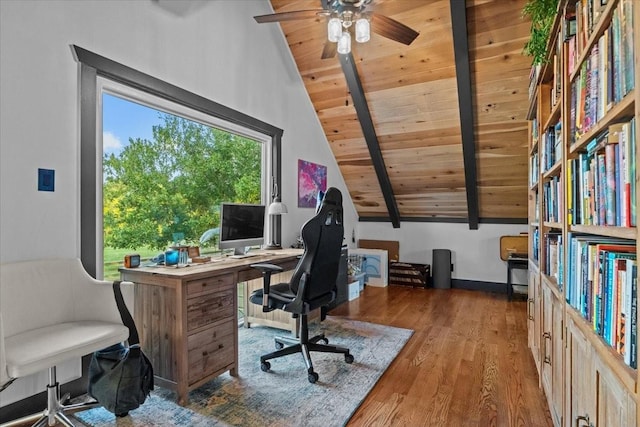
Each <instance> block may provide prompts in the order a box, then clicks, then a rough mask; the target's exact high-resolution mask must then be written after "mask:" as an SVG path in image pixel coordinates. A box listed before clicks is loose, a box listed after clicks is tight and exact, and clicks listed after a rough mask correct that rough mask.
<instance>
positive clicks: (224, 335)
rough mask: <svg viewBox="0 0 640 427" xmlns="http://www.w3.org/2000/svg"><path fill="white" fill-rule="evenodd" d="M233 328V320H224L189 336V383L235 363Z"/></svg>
mask: <svg viewBox="0 0 640 427" xmlns="http://www.w3.org/2000/svg"><path fill="white" fill-rule="evenodd" d="M235 327H236V328H237V326H235ZM233 328H234V324H233V321H229V322H224V323H221V324H218V325H216V326H214V327H212V328H208V329H206V330H204V331H201V332H198V333H196V334H193V335H190V336H189V338H187V345H188V352H189V355H188V360H189V375H188V376H189V384H193V383H195V382H197V381H199V380H200V379H202V378H204V377H206V376H207V375H210V374H212V373H214V372H216V371H218V370H220V369H222V368H224V367H225V366H229V365H231V364H233V362H234V357H235V356H234V346H233V339H234V330H233Z"/></svg>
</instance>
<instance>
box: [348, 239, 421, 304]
mask: <svg viewBox="0 0 640 427" xmlns="http://www.w3.org/2000/svg"><path fill="white" fill-rule="evenodd" d="M358 246H359V248H358V249H350V250H349V266H350V274H351V275H355V274H356V273H362V274H364V275H365V277H364V282H366V284H368V285H372V286H387V285H404V286H412V287H421V288H426V287H428V286H430V285H431V266H430V265H429V264H420V263H411V262H401V261H400V260H399V258H400V244H399V242H398V241H395V240H365V239H360V240H359V241H358ZM350 286H351V285H350ZM362 288H363V287H360V291H362ZM350 289H351V288H350ZM355 289H356V287H355V286H354V287H353V292H354V295H355ZM350 297H351V293H350Z"/></svg>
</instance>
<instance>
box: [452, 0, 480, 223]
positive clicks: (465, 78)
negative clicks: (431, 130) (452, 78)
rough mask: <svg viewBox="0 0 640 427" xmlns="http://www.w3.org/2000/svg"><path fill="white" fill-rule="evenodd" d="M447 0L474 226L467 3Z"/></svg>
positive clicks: (475, 195)
mask: <svg viewBox="0 0 640 427" xmlns="http://www.w3.org/2000/svg"><path fill="white" fill-rule="evenodd" d="M449 1H450V6H451V25H452V29H453V49H454V55H455V61H456V79H457V81H458V108H459V110H460V133H461V135H462V157H463V160H464V179H465V185H466V188H467V212H468V218H469V228H470V229H471V230H477V229H478V222H479V208H478V187H477V175H478V173H477V168H476V142H475V137H474V133H473V129H474V124H473V97H472V92H471V71H470V67H469V42H468V40H467V37H468V34H467V6H466V1H459V0H449Z"/></svg>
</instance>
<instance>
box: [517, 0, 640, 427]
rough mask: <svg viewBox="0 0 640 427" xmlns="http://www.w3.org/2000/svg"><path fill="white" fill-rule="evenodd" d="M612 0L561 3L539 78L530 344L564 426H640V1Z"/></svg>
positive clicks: (534, 109)
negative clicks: (638, 220)
mask: <svg viewBox="0 0 640 427" xmlns="http://www.w3.org/2000/svg"><path fill="white" fill-rule="evenodd" d="M604 3H606V4H605V5H601V1H600V0H560V1H559V5H558V10H557V16H556V20H555V21H554V24H553V28H552V33H551V36H550V40H549V43H548V52H549V55H548V62H547V63H546V64H545V65H543V66H541V67H539V69H538V72H537V73H535V72H532V73H531V75H532V82H531V93H530V100H531V104H530V106H529V110H528V119H529V120H530V125H529V134H530V138H529V151H528V152H529V157H530V161H529V167H530V171H529V177H530V182H529V295H528V308H527V313H528V319H529V320H528V321H529V347H530V349H531V351H532V354H533V358H534V361H535V363H536V367H537V369H538V373H539V377H540V386H541V387H542V388H543V389H544V392H545V394H546V396H547V401H548V404H549V409H550V412H551V416H552V419H553V422H554V424H555V425H556V426H566V427H576V426H640V410H639V404H640V397H639V393H640V391H639V390H638V383H639V379H640V378H639V373H638V369H637V360H638V358H640V354H639V352H638V346H637V343H636V340H637V326H636V323H637V319H638V314H639V313H638V307H637V289H636V288H637V286H635V287H634V288H633V289H632V287H631V285H629V286H628V289H629V290H628V291H626V290H627V284H632V283H637V259H635V260H633V258H634V257H635V248H637V245H638V239H639V235H638V227H636V226H635V222H633V223H631V221H626V219H627V218H630V216H631V213H632V209H631V206H633V207H635V209H634V211H637V204H638V203H637V200H638V198H639V197H640V192H639V191H638V188H637V187H638V184H640V170H638V168H637V167H635V170H634V174H630V175H631V176H630V177H629V176H627V172H626V171H627V170H630V169H627V168H628V167H629V165H630V164H631V163H632V162H633V164H635V161H636V159H637V157H638V154H639V153H640V150H639V149H638V143H637V142H640V132H639V131H638V128H637V123H634V124H633V125H632V124H630V123H631V119H632V118H634V117H636V118H637V117H638V116H639V115H640V90H639V89H638V84H639V83H638V82H640V70H639V69H638V68H639V67H638V63H639V58H638V57H637V55H638V51H639V49H638V48H639V46H640V35H639V32H640V31H638V23H640V3H639V2H637V1H635V0H608V1H606V2H604ZM571 16H576V22H577V34H576V35H573V36H571V35H570V34H569V32H568V31H567V29H568V26H569V21H570V17H571ZM632 23H633V24H634V25H635V27H634V28H632V27H631V25H632ZM572 37H573V40H572V39H571V38H572ZM616 43H618V46H622V47H621V48H620V49H621V50H617V47H616V48H615V49H614V45H615V44H616ZM628 43H631V45H632V46H635V47H631V48H629V44H628ZM625 46H626V47H627V48H626V49H625ZM614 52H618V55H619V56H617V57H616V55H614V54H613V53H614ZM610 53H611V54H610ZM634 54H635V56H636V57H635V58H632V56H633V55H634ZM625 55H626V57H625ZM621 56H622V57H621ZM609 58H610V59H609ZM629 58H631V59H629ZM601 61H602V62H601ZM587 67H589V68H588V69H587ZM594 70H597V72H598V73H600V74H599V75H597V76H596V77H595V78H594V81H596V83H595V86H594V85H591V77H593V76H594V74H593V73H594ZM621 73H622V74H621ZM609 74H611V75H609ZM621 76H624V77H621ZM630 77H633V80H634V82H635V85H632V84H629V82H630V80H631V79H630ZM587 79H589V80H587ZM586 81H588V82H589V85H590V86H589V90H588V91H586V90H584V89H583V88H584V87H585V86H583V84H584V82H586ZM602 82H604V83H602ZM598 85H601V86H598ZM602 85H608V86H602ZM633 86H635V88H634V87H633ZM558 88H559V92H558ZM612 88H614V89H612ZM605 99H606V100H607V101H608V102H602V101H603V100H605ZM609 101H610V102H609ZM589 102H593V105H592V106H589ZM594 106H595V107H594ZM587 115H588V116H587ZM634 120H637V119H634ZM624 123H629V124H627V125H623V124H624ZM621 129H624V130H621ZM618 138H622V139H618ZM558 140H559V143H558V144H555V143H557V142H558ZM631 140H633V141H635V143H634V144H633V145H630V146H629V147H632V148H630V149H629V150H625V147H626V145H627V144H629V143H630V141H631ZM550 144H552V145H550ZM607 145H610V147H608V146H607ZM612 153H615V154H612ZM607 160H609V161H610V163H609V164H605V162H606V161H607ZM613 160H615V162H614V161H613ZM610 171H615V172H610ZM625 177H627V178H630V179H627V180H626V185H628V186H625ZM589 179H592V180H593V181H589ZM607 179H608V181H607ZM578 184H579V185H578ZM630 184H631V185H630ZM630 191H632V192H633V197H632V193H630ZM616 192H618V194H620V195H622V197H617V196H614V194H616ZM585 195H587V197H586V199H585ZM627 196H628V198H629V200H628V202H626V203H625V201H624V198H625V197H627ZM594 200H595V202H594ZM601 206H602V207H603V208H604V210H602V212H604V214H603V213H602V212H601ZM627 206H630V207H627ZM613 207H615V210H614V211H612V212H613V213H612V212H607V208H609V209H614V208H613ZM621 212H624V213H622V214H621ZM603 215H604V216H603ZM635 215H638V213H635ZM634 218H635V216H634ZM605 223H606V224H608V225H603V224H605ZM598 243H600V244H601V245H602V244H605V243H609V244H620V245H623V249H620V248H617V249H614V248H611V247H609V248H607V247H606V246H598ZM625 245H626V246H625ZM629 246H630V247H631V249H629V248H628V247H629ZM629 253H634V255H629ZM600 254H602V256H603V257H604V258H603V259H602V260H600V258H599V255H600ZM582 256H584V258H581V257H582ZM625 258H631V260H625ZM607 260H609V261H607ZM589 261H590V263H589ZM634 265H635V267H634ZM610 266H614V267H613V268H615V270H607V268H611V267H610ZM627 266H629V268H630V269H631V270H629V272H628V273H627V272H626V271H627V270H626V267H627ZM589 268H591V270H589ZM594 271H595V273H594ZM634 272H635V275H633V274H632V273H634ZM583 273H584V274H583ZM609 278H611V279H609ZM614 279H615V280H614ZM625 291H626V292H625ZM627 301H631V302H633V306H632V305H631V302H629V303H628V304H627ZM631 307H633V309H631ZM623 315H624V316H623ZM621 319H623V320H622V321H621ZM632 326H633V328H634V333H631V327H632ZM630 337H632V338H630ZM629 344H632V345H629Z"/></svg>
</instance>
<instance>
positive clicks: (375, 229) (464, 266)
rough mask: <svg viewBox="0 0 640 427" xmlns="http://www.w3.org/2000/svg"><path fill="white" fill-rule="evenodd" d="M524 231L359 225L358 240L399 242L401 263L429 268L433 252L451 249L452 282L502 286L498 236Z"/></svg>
mask: <svg viewBox="0 0 640 427" xmlns="http://www.w3.org/2000/svg"><path fill="white" fill-rule="evenodd" d="M526 231H527V226H526V225H504V224H480V225H479V226H478V229H477V230H470V229H469V225H468V224H443V223H431V222H429V223H416V222H403V223H401V224H400V228H393V226H392V225H391V223H369V222H362V223H359V227H358V239H377V240H398V241H399V242H400V261H405V262H416V263H423V264H431V265H433V263H432V259H431V258H432V254H433V253H432V251H433V249H450V250H451V262H452V263H453V265H454V270H453V272H452V273H451V277H452V278H453V279H467V280H479V281H486V282H497V283H505V282H506V280H507V263H506V262H504V261H502V260H501V259H500V236H504V235H517V234H520V232H526ZM345 234H347V233H346V232H345ZM513 273H514V283H526V275H525V274H523V273H524V271H518V270H514V272H513Z"/></svg>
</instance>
